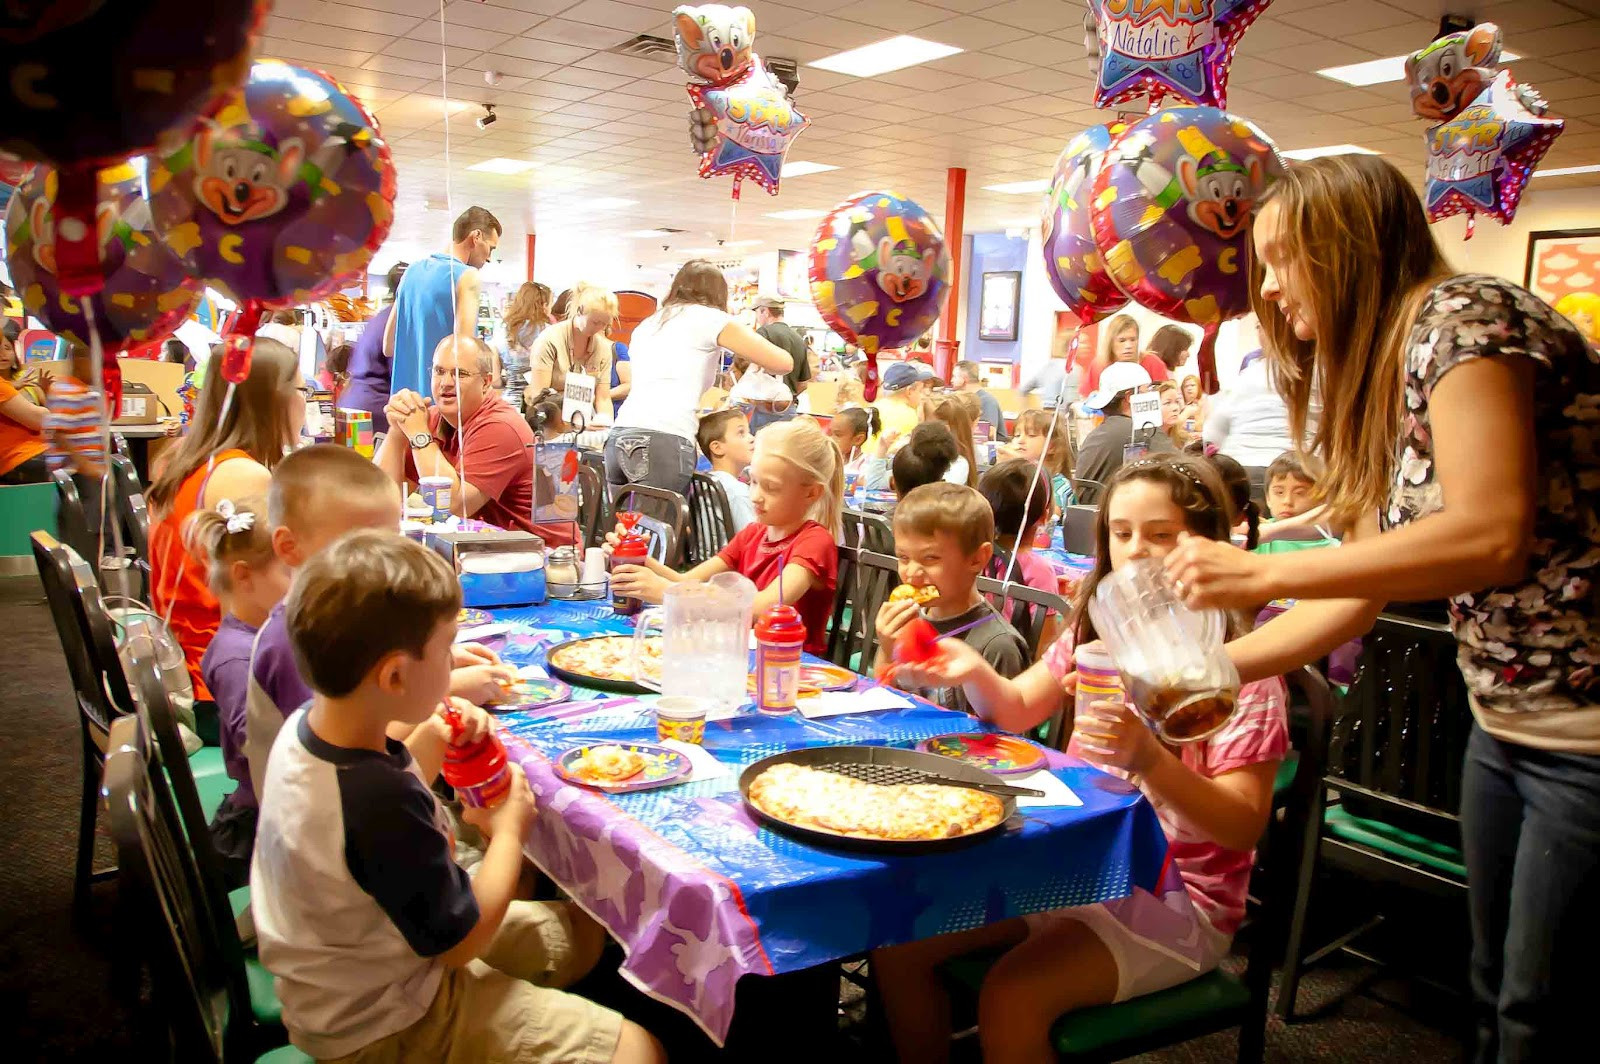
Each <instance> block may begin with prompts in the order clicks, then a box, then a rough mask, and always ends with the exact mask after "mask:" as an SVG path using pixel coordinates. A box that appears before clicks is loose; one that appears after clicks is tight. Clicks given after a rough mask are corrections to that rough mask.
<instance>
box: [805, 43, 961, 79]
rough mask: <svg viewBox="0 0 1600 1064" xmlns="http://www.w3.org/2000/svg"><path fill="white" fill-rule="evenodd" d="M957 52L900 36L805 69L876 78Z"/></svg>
mask: <svg viewBox="0 0 1600 1064" xmlns="http://www.w3.org/2000/svg"><path fill="white" fill-rule="evenodd" d="M960 51H962V49H960V48H956V47H954V46H953V45H948V44H939V43H938V42H936V41H925V40H923V39H922V38H920V37H907V36H900V37H890V38H889V39H888V40H886V41H879V42H878V43H876V44H868V45H865V46H863V47H861V48H852V49H850V50H849V51H848V52H839V53H838V54H836V55H829V56H824V57H823V58H821V59H818V60H815V61H814V62H810V63H807V64H806V66H814V67H816V68H818V69H819V70H831V71H833V72H834V73H835V74H849V75H851V76H852V77H858V78H870V77H875V76H876V75H878V74H887V73H888V72H889V71H891V70H904V69H905V68H906V67H910V66H916V65H917V64H918V63H931V62H932V61H933V60H935V59H943V58H944V57H945V56H947V55H956V54H957V53H959V52H960Z"/></svg>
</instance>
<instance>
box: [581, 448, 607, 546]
mask: <svg viewBox="0 0 1600 1064" xmlns="http://www.w3.org/2000/svg"><path fill="white" fill-rule="evenodd" d="M606 502H607V499H606V488H605V476H604V474H601V473H596V472H595V471H594V469H593V468H592V467H591V466H589V465H580V466H579V467H578V528H579V532H580V534H581V535H582V536H583V543H582V544H581V545H582V546H584V547H598V546H600V545H601V544H602V543H604V542H605V538H606V533H607V532H609V531H610V530H611V529H610V524H609V523H608V522H607V521H606V520H605V518H606V514H607V506H606Z"/></svg>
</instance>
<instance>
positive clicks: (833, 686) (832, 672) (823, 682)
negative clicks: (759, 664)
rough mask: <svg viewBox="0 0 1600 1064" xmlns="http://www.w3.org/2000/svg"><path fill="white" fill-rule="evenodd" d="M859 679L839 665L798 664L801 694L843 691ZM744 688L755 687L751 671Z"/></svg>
mask: <svg viewBox="0 0 1600 1064" xmlns="http://www.w3.org/2000/svg"><path fill="white" fill-rule="evenodd" d="M859 679H861V677H859V676H857V675H856V674H855V673H853V672H851V671H850V670H849V669H846V668H843V667H841V666H839V665H823V664H818V663H816V662H809V661H808V662H803V663H801V665H800V688H799V693H800V694H801V695H814V694H816V693H817V692H819V691H845V690H848V689H849V688H851V687H854V686H855V682H856V681H857V680H859ZM745 686H746V689H747V690H749V691H751V692H752V693H753V692H754V691H755V689H756V674H755V673H753V672H752V673H751V674H750V676H749V678H748V680H747V681H746V684H745Z"/></svg>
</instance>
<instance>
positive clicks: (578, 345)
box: [528, 281, 617, 419]
mask: <svg viewBox="0 0 1600 1064" xmlns="http://www.w3.org/2000/svg"><path fill="white" fill-rule="evenodd" d="M616 317H617V297H616V296H615V295H613V294H612V293H611V291H610V290H609V289H605V288H601V287H600V286H598V285H592V284H590V283H588V282H587V281H579V282H578V283H577V284H576V285H575V286H574V287H573V289H572V296H571V298H570V299H569V300H568V301H567V317H566V320H565V321H563V322H561V323H560V324H557V325H552V326H551V327H550V328H548V329H546V330H544V331H543V332H542V333H540V334H539V339H538V340H537V341H535V343H534V345H533V359H532V360H533V368H532V369H531V370H530V371H529V372H530V373H531V378H530V380H529V382H528V387H529V388H530V389H532V391H533V392H534V393H535V394H537V393H539V392H542V391H544V390H545V389H546V388H554V389H555V390H556V391H558V392H565V390H566V386H567V374H568V373H581V374H584V375H585V376H589V377H593V378H594V412H595V416H596V417H604V418H607V419H609V418H610V417H611V413H612V411H611V359H612V356H613V354H614V353H615V347H614V345H613V344H612V342H611V341H610V340H609V339H607V338H606V330H607V329H609V328H611V323H612V322H613V321H615V320H616Z"/></svg>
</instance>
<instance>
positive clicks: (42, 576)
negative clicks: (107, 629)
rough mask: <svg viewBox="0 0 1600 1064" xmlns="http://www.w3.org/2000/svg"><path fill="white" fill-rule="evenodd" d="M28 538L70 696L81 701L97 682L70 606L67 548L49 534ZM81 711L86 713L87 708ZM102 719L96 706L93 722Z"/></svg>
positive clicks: (71, 580) (72, 582) (71, 588)
mask: <svg viewBox="0 0 1600 1064" xmlns="http://www.w3.org/2000/svg"><path fill="white" fill-rule="evenodd" d="M29 538H30V542H31V545H32V547H33V563H34V565H35V566H36V567H37V568H38V570H39V582H40V583H41V584H43V585H44V597H45V601H46V602H48V603H49V605H50V619H51V620H52V621H54V622H55V626H56V637H57V638H58V639H60V640H61V652H62V654H63V655H64V656H65V657H66V659H67V672H68V674H69V675H70V676H71V677H72V689H73V695H74V697H75V698H77V699H79V700H80V701H81V700H82V699H83V696H84V692H85V691H94V690H95V689H96V683H97V682H98V681H97V678H96V676H95V670H94V666H93V664H92V663H91V661H90V659H89V648H88V647H87V646H85V645H84V640H83V631H82V629H81V628H79V627H78V615H77V613H76V611H75V607H74V606H73V598H74V596H75V591H74V587H75V583H76V582H75V580H74V578H73V575H72V560H71V558H70V557H69V555H68V554H67V549H66V548H64V547H63V546H62V545H61V544H60V543H59V542H58V541H57V540H56V538H55V537H54V536H52V535H50V533H48V532H35V533H33V535H32V536H31V537H29ZM83 711H84V712H85V713H87V712H89V710H88V709H87V708H85V709H84V710H83ZM102 716H109V714H101V713H100V711H99V707H98V706H97V707H96V708H95V717H96V720H97V722H98V720H99V719H100V718H101V717H102ZM103 730H104V729H103V728H102V731H103Z"/></svg>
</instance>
